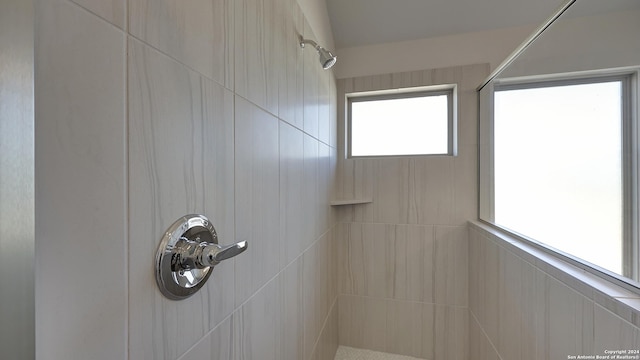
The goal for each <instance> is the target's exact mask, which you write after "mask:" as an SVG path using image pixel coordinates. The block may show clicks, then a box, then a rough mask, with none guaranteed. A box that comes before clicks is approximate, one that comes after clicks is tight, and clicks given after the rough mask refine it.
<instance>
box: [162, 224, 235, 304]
mask: <svg viewBox="0 0 640 360" xmlns="http://www.w3.org/2000/svg"><path fill="white" fill-rule="evenodd" d="M245 250H247V242H246V241H241V242H239V243H236V244H232V245H226V246H221V245H218V235H217V233H216V229H215V228H214V227H213V225H212V224H211V222H210V221H209V219H207V217H206V216H204V215H186V216H183V217H181V218H180V219H178V220H177V221H176V222H174V223H173V224H172V225H171V226H170V227H169V229H167V231H166V232H165V234H164V236H163V237H162V241H161V242H160V246H159V247H158V251H157V253H156V282H157V283H158V287H159V288H160V291H161V292H162V294H163V295H164V296H166V297H167V298H169V299H172V300H181V299H185V298H187V297H189V296H191V295H193V294H195V293H196V292H197V291H198V290H199V289H200V288H201V287H202V286H203V285H204V284H205V282H206V281H207V279H208V278H209V276H211V273H212V272H213V268H214V267H215V266H216V265H218V264H220V263H221V262H222V261H224V260H227V259H229V258H232V257H234V256H236V255H239V254H240V253H242V252H243V251H245Z"/></svg>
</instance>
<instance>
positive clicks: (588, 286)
mask: <svg viewBox="0 0 640 360" xmlns="http://www.w3.org/2000/svg"><path fill="white" fill-rule="evenodd" d="M469 226H471V227H472V228H474V229H476V230H478V231H480V232H481V233H483V234H484V235H485V236H488V237H489V238H490V239H499V240H502V241H503V242H502V243H499V244H498V245H499V246H501V247H503V248H505V249H506V250H508V251H511V252H512V253H514V254H515V255H517V256H518V257H520V258H522V259H523V260H524V261H526V262H528V263H530V264H531V265H533V266H535V267H536V268H538V269H540V270H541V271H543V272H545V273H547V274H548V275H550V276H552V277H554V278H555V279H557V280H558V281H561V282H562V283H563V284H565V285H567V286H568V287H570V288H571V289H573V290H575V291H576V292H578V293H580V294H582V295H583V296H585V297H587V298H588V299H590V300H592V301H593V302H595V303H596V304H598V305H600V306H602V307H604V308H606V309H608V310H609V311H611V312H613V313H614V314H616V315H618V316H619V317H621V318H622V319H624V320H626V321H628V322H629V323H631V324H633V325H635V326H638V327H640V294H638V293H637V292H634V291H632V290H630V289H628V288H626V287H625V286H622V285H618V284H616V283H614V282H613V281H609V280H607V279H605V278H602V277H600V276H597V275H595V274H593V273H591V272H589V271H587V270H585V269H582V268H580V267H578V266H575V265H573V264H570V263H569V262H567V261H563V260H562V259H560V258H558V257H556V256H553V255H551V254H548V253H546V252H545V251H543V250H541V249H538V248H537V247H535V246H533V245H531V244H528V243H526V242H525V241H523V240H520V239H518V238H516V237H513V236H511V235H510V234H508V233H507V232H505V231H502V230H500V229H497V228H494V227H492V226H490V225H488V224H485V223H482V222H480V221H469ZM585 266H586V265H585ZM627 286H628V287H631V285H627Z"/></svg>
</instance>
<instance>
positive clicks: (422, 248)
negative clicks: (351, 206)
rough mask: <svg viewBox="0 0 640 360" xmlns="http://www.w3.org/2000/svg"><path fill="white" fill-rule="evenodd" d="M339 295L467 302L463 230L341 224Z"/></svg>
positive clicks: (465, 241)
mask: <svg viewBox="0 0 640 360" xmlns="http://www.w3.org/2000/svg"><path fill="white" fill-rule="evenodd" d="M338 231H339V232H340V235H338V236H339V237H340V238H341V241H340V243H339V247H340V249H339V251H338V256H339V268H340V274H341V277H340V290H341V293H343V294H354V295H363V296H374V297H380V298H389V299H398V300H411V301H420V302H426V303H437V304H449V305H459V306H466V305H467V284H468V280H467V277H468V268H467V229H466V227H458V226H454V227H450V226H436V227H433V226H422V225H419V226H416V225H388V224H368V223H351V224H340V226H338Z"/></svg>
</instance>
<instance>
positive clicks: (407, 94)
mask: <svg viewBox="0 0 640 360" xmlns="http://www.w3.org/2000/svg"><path fill="white" fill-rule="evenodd" d="M454 92H455V86H453V85H446V86H438V87H428V88H424V87H423V88H417V89H401V90H394V91H393V92H388V91H385V92H374V93H371V92H369V93H354V94H348V95H347V106H348V109H347V111H348V126H349V129H348V134H349V141H348V144H347V148H348V156H349V157H365V156H399V155H453V154H454V151H455V144H454V141H455V137H454V132H455V122H454V115H455V114H454V102H455V96H454Z"/></svg>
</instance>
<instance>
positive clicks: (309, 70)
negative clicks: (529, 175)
mask: <svg viewBox="0 0 640 360" xmlns="http://www.w3.org/2000/svg"><path fill="white" fill-rule="evenodd" d="M304 37H305V38H306V39H309V40H313V41H315V40H316V39H315V36H314V35H313V32H312V31H311V26H309V24H308V23H307V22H306V21H305V22H304ZM303 52H304V56H303V59H304V60H303V61H304V66H303V69H304V74H303V87H304V88H303V94H304V99H303V104H304V114H303V116H304V124H303V129H304V131H305V132H306V133H307V134H309V135H311V136H313V137H314V138H316V139H317V138H318V132H319V126H320V125H319V121H320V119H319V116H320V110H319V107H318V103H319V94H318V93H319V86H320V85H319V83H320V81H321V80H320V77H321V75H322V74H321V73H320V71H322V66H320V63H319V61H318V52H317V51H316V50H315V49H314V48H313V47H312V46H306V47H305V48H304V51H303Z"/></svg>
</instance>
